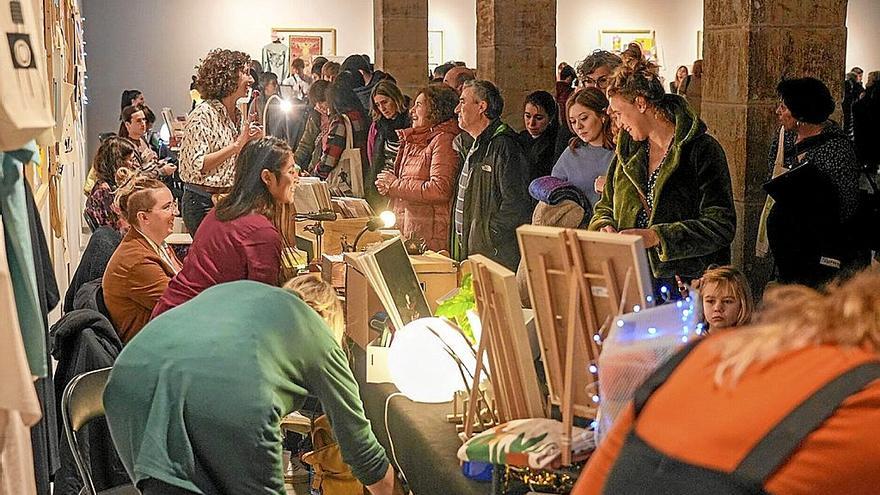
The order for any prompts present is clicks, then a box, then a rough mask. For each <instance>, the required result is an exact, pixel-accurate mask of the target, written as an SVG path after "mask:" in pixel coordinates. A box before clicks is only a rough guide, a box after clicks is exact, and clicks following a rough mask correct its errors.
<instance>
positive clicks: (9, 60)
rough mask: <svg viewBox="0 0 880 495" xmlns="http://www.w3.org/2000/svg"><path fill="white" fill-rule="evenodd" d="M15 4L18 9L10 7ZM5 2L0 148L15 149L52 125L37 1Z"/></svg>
mask: <svg viewBox="0 0 880 495" xmlns="http://www.w3.org/2000/svg"><path fill="white" fill-rule="evenodd" d="M13 4H17V7H18V8H14V6H13ZM8 5H9V7H7V2H4V3H3V7H4V9H5V8H8V9H9V10H8V12H10V14H11V15H9V16H7V15H2V16H0V30H2V31H3V32H5V33H6V36H5V37H4V41H6V42H7V43H8V44H7V43H4V47H3V49H2V50H0V150H2V151H7V150H16V149H18V148H21V147H22V146H25V145H26V144H27V142H28V141H30V140H32V139H35V138H37V137H38V136H41V135H46V134H48V135H49V136H51V132H52V129H53V127H54V125H55V119H53V118H52V111H51V110H50V108H49V101H50V100H49V88H48V85H47V84H46V81H47V78H46V58H45V57H46V50H45V48H44V47H43V25H42V23H41V22H40V18H41V16H40V12H38V11H36V10H35V7H36V6H37V5H42V3H37V2H32V1H29V2H8ZM7 47H8V48H7Z"/></svg>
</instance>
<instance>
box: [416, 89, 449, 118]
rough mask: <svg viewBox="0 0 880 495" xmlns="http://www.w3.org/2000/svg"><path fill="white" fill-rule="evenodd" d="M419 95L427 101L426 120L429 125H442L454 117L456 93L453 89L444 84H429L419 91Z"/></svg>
mask: <svg viewBox="0 0 880 495" xmlns="http://www.w3.org/2000/svg"><path fill="white" fill-rule="evenodd" d="M419 94H424V95H425V98H426V99H427V100H428V119H429V120H430V121H431V125H437V124H442V123H443V122H446V121H447V120H449V119H451V118H454V117H455V107H456V106H457V105H458V93H456V92H455V90H454V89H452V88H450V87H449V86H447V85H445V84H431V85H429V86H427V87H425V88H423V89H422V90H421V91H419ZM416 98H418V95H416Z"/></svg>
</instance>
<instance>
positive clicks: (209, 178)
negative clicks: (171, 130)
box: [179, 49, 263, 234]
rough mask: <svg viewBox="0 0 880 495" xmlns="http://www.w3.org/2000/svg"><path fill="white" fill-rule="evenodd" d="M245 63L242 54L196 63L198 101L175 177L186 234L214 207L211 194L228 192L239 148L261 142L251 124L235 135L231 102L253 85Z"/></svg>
mask: <svg viewBox="0 0 880 495" xmlns="http://www.w3.org/2000/svg"><path fill="white" fill-rule="evenodd" d="M249 62H250V57H249V56H248V55H247V54H245V53H242V52H237V51H232V50H222V49H215V50H212V51H210V52H209V53H208V55H207V56H206V57H205V58H204V59H203V60H202V61H201V64H200V65H199V68H198V75H197V77H196V87H197V89H198V90H199V93H200V94H201V95H202V98H203V99H204V100H203V101H202V102H201V103H200V104H199V105H198V106H197V107H196V109H195V110H193V111H192V112H191V113H190V114H189V117H187V119H186V127H185V128H184V131H183V141H182V143H181V146H180V163H179V166H180V177H181V178H182V179H183V181H184V183H185V184H184V192H183V202H182V205H181V210H183V211H182V213H183V221H184V223H185V224H186V227H187V228H188V229H189V231H190V232H191V233H192V234H195V233H196V230H198V228H199V224H200V223H202V219H204V218H205V215H207V214H208V210H210V209H211V208H212V207H213V206H214V205H213V202H212V200H211V197H212V195H214V194H223V193H227V192H229V189H230V188H231V187H232V179H233V177H234V176H235V159H236V157H237V156H238V154H239V153H240V152H241V150H242V148H244V146H245V145H246V144H247V143H249V142H250V141H253V140H254V139H259V138H260V137H262V136H263V132H262V130H261V129H260V128H259V127H257V126H256V125H255V124H254V122H255V120H254V119H252V118H250V117H248V119H247V122H248V126H247V128H246V129H241V128H240V127H241V121H242V116H241V115H240V113H241V112H239V110H238V109H237V108H236V107H235V102H236V101H237V100H238V99H239V98H242V97H244V96H246V95H247V93H248V87H249V86H250V85H251V84H252V83H253V82H254V81H253V78H252V77H251V76H250V73H249Z"/></svg>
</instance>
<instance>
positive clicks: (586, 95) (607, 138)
mask: <svg viewBox="0 0 880 495" xmlns="http://www.w3.org/2000/svg"><path fill="white" fill-rule="evenodd" d="M575 104H578V105H583V106H585V107H587V108H589V109H590V110H592V111H594V112H596V115H598V116H599V118H600V119H602V147H603V148H605V149H609V150H610V149H614V134H613V133H612V131H611V124H612V122H611V117H609V116H608V113H607V112H608V98H606V97H605V93H603V92H602V90H601V89H599V88H583V89H579V90H577V91H575V92H574V93H572V94H571V96H569V97H568V100H567V101H566V102H565V115H566V116H569V115H571V112H570V110H571V107H572V106H574V105H575ZM566 124H567V125H568V129H569V130H570V131H571V133H572V134H574V136H573V137H572V138H571V139H570V140H569V141H568V147H569V148H571V151H573V152H574V151H575V149H576V148H577V147H578V146H580V145H581V143H582V141H581V138H579V137H577V133H576V132H575V131H574V127H572V125H571V120H570V118H569V119H566Z"/></svg>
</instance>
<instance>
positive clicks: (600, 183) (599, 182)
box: [593, 175, 605, 194]
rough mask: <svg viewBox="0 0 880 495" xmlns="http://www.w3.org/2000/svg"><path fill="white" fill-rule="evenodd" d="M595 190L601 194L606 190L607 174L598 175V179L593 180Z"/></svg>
mask: <svg viewBox="0 0 880 495" xmlns="http://www.w3.org/2000/svg"><path fill="white" fill-rule="evenodd" d="M593 190H594V191H596V192H597V193H599V194H602V191H604V190H605V176H604V175H600V176H599V177H596V180H594V181H593Z"/></svg>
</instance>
